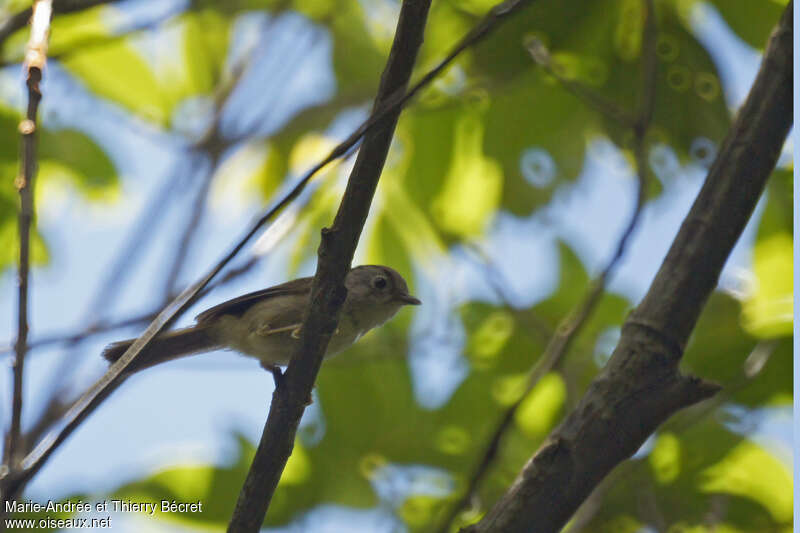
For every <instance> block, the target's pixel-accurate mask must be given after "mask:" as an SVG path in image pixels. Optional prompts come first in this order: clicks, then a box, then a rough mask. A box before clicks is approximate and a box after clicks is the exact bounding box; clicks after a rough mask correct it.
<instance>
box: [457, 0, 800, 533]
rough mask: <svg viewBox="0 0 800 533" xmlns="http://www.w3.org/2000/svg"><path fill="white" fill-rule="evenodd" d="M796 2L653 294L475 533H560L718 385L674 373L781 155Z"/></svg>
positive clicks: (788, 104) (789, 92) (787, 116)
mask: <svg viewBox="0 0 800 533" xmlns="http://www.w3.org/2000/svg"><path fill="white" fill-rule="evenodd" d="M792 4H793V2H789V5H788V6H787V8H786V10H785V12H784V15H783V17H782V18H781V20H780V22H779V24H778V27H777V28H776V30H775V32H774V33H773V35H772V37H771V38H770V41H769V44H768V46H767V51H766V53H765V55H764V59H763V61H762V64H761V69H760V71H759V73H758V76H757V78H756V81H755V83H754V85H753V87H752V89H751V91H750V94H749V96H748V98H747V101H746V102H745V104H744V106H743V107H742V109H741V110H740V111H739V114H738V116H737V118H736V120H735V122H734V124H733V126H732V128H731V130H730V131H729V133H728V135H727V137H726V138H725V141H724V143H723V145H722V147H721V149H720V151H719V153H718V154H717V158H716V160H715V161H714V164H713V165H712V167H711V169H710V170H709V174H708V177H707V178H706V181H705V183H704V185H703V188H702V189H701V191H700V193H699V194H698V196H697V199H696V200H695V203H694V205H693V206H692V208H691V210H690V212H689V214H688V215H687V217H686V219H685V220H684V222H683V224H682V226H681V228H680V230H679V232H678V235H677V236H676V237H675V240H674V241H673V243H672V246H671V248H670V250H669V252H668V254H667V256H666V258H665V259H664V262H663V263H662V265H661V268H660V269H659V271H658V273H657V274H656V276H655V279H654V280H653V283H652V284H651V286H650V289H649V291H648V293H647V295H646V296H645V297H644V299H643V300H642V302H641V303H640V304H639V306H638V307H637V308H636V310H635V311H634V312H633V313H632V314H631V315H630V317H629V318H628V319H627V320H626V322H625V324H624V325H623V327H622V336H621V338H620V341H619V343H618V345H617V347H616V349H615V350H614V353H613V355H612V356H611V359H610V360H609V363H608V364H607V365H606V367H605V368H604V369H603V371H602V372H601V374H600V375H599V376H598V377H597V378H595V380H594V381H593V382H592V384H591V386H590V387H589V390H588V391H587V393H586V395H585V396H584V397H583V398H582V399H581V402H580V404H579V405H578V406H577V407H576V408H575V410H573V411H572V413H570V414H569V416H568V417H567V418H566V420H565V421H564V422H563V423H562V424H561V425H560V426H559V427H558V428H556V429H555V430H554V431H553V432H552V433H551V434H550V436H549V437H548V439H547V441H546V442H545V443H544V444H543V445H542V447H541V448H540V450H539V452H538V453H536V454H535V455H534V456H533V457H532V458H531V459H530V460H529V461H528V463H527V464H526V465H525V466H524V467H523V469H522V471H521V472H520V474H519V475H518V476H517V479H516V480H515V482H514V483H513V484H512V486H511V487H510V488H509V490H508V491H507V492H506V493H505V494H504V495H503V496H502V497H501V498H500V500H499V501H498V502H496V503H495V505H494V507H493V508H492V509H491V510H490V511H489V512H488V513H487V514H486V516H484V518H483V519H482V520H481V521H480V522H478V523H477V524H475V525H473V526H470V527H468V528H466V529H465V530H464V531H467V532H470V533H483V532H488V531H507V532H522V531H526V532H529V531H536V532H557V531H560V530H561V528H562V527H563V526H564V524H565V523H566V522H567V520H569V518H570V516H571V515H572V513H573V512H574V511H575V510H576V509H577V508H578V506H579V505H580V504H581V502H583V501H584V500H585V499H586V498H587V497H588V496H589V494H590V493H591V492H592V490H593V489H594V487H595V486H596V485H597V484H598V483H600V481H602V479H603V478H604V477H605V476H606V475H607V474H608V473H609V472H610V471H611V470H612V469H613V468H614V467H615V466H617V465H618V464H619V463H621V462H622V461H624V460H625V459H627V458H628V457H630V456H631V455H632V454H633V453H634V452H635V451H636V450H637V449H638V448H639V447H640V446H641V444H642V443H643V442H644V441H645V439H646V438H647V437H648V436H649V435H650V434H651V433H652V432H653V431H654V430H655V429H656V428H657V427H658V426H659V425H660V424H661V423H662V422H664V421H665V420H666V419H667V418H669V417H670V416H671V415H672V414H674V413H675V412H676V411H678V410H679V409H682V408H684V407H687V406H689V405H692V404H695V403H698V402H700V401H702V400H704V399H706V398H709V397H711V396H713V395H714V394H715V393H716V392H717V391H718V390H719V387H718V386H716V385H714V384H711V383H707V382H704V381H702V380H700V379H698V378H695V377H691V376H684V375H681V374H680V372H679V371H678V364H679V362H680V359H681V356H682V355H683V350H684V347H685V345H686V342H687V340H688V338H689V335H690V334H691V332H692V329H693V328H694V326H695V323H696V321H697V319H698V317H699V315H700V312H701V311H702V308H703V305H704V304H705V302H706V300H707V299H708V297H709V295H710V294H711V292H712V291H713V290H714V287H715V286H716V284H717V280H718V278H719V273H720V271H721V270H722V267H723V265H724V264H725V261H726V260H727V258H728V255H729V254H730V251H731V249H732V248H733V246H734V244H735V243H736V241H737V240H738V238H739V235H740V234H741V232H742V230H743V229H744V226H745V224H746V223H747V220H748V219H749V217H750V214H751V213H752V212H753V209H754V208H755V205H756V203H757V202H758V199H759V197H760V195H761V192H762V190H763V188H764V185H765V184H766V181H767V179H768V178H769V175H770V173H771V172H772V169H773V168H774V166H775V163H776V162H777V160H778V156H779V155H780V151H781V147H782V146H783V143H784V141H785V140H786V136H787V134H788V132H789V128H790V127H791V117H792Z"/></svg>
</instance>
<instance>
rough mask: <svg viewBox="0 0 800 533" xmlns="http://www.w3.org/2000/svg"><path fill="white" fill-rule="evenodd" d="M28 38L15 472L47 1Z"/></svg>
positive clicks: (12, 448) (10, 445)
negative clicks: (37, 122)
mask: <svg viewBox="0 0 800 533" xmlns="http://www.w3.org/2000/svg"><path fill="white" fill-rule="evenodd" d="M32 9H33V16H32V17H31V36H30V40H29V41H28V46H27V49H26V52H25V67H24V69H25V72H26V76H25V77H26V80H27V86H28V109H27V112H26V114H25V120H23V121H22V122H21V123H20V125H19V131H20V133H21V135H22V161H21V164H20V166H21V167H22V168H21V175H20V176H19V177H18V178H17V183H16V185H17V189H18V190H19V196H20V210H19V293H18V294H19V301H18V310H17V341H16V343H15V357H14V365H13V388H14V391H13V393H12V394H13V397H12V403H11V425H10V427H9V431H8V436H7V439H6V448H5V452H4V456H5V457H4V463H5V464H6V465H7V467H8V468H9V470H12V471H13V470H15V469H16V468H17V464H18V460H19V457H18V455H19V451H20V448H21V444H22V443H21V442H20V427H21V418H22V400H23V374H24V368H25V354H26V352H27V349H28V346H27V344H28V288H29V287H28V285H29V270H30V232H31V225H32V224H33V218H34V213H35V211H34V206H33V187H34V178H35V176H36V167H37V160H36V156H37V154H36V148H37V146H36V140H37V136H36V127H37V126H36V119H37V114H38V109H39V102H40V101H41V99H42V93H41V91H40V89H39V82H40V81H41V80H42V71H43V70H44V66H45V63H46V61H47V38H48V34H49V32H50V17H51V14H52V5H51V2H50V0H39V1H37V2H35V3H34V5H33V8H32Z"/></svg>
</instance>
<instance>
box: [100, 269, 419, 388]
mask: <svg viewBox="0 0 800 533" xmlns="http://www.w3.org/2000/svg"><path fill="white" fill-rule="evenodd" d="M312 280H313V278H311V277H305V278H298V279H295V280H292V281H287V282H286V283H282V284H280V285H275V286H273V287H269V288H267V289H262V290H259V291H255V292H251V293H248V294H244V295H242V296H238V297H236V298H233V299H231V300H227V301H225V302H222V303H220V304H218V305H215V306H214V307H211V308H210V309H207V310H205V311H203V312H202V313H200V314H199V315H197V317H196V319H195V320H196V324H195V325H193V326H190V327H187V328H183V329H178V330H175V331H170V332H167V333H164V334H161V335H158V336H156V337H155V338H154V339H153V341H152V342H151V344H150V345H148V346H147V347H146V348H145V349H144V350H142V352H140V353H139V355H138V356H137V357H136V359H134V360H133V361H132V362H131V363H130V365H128V367H127V368H126V373H128V374H130V373H134V372H138V371H140V370H144V369H146V368H150V367H152V366H155V365H157V364H160V363H164V362H167V361H171V360H174V359H178V358H181V357H186V356H188V355H192V354H196V353H202V352H208V351H211V350H218V349H223V348H229V349H232V350H235V351H237V352H239V353H241V354H244V355H247V356H251V357H255V358H256V359H258V360H259V361H260V362H261V366H262V367H264V368H265V369H268V370H270V371H272V372H273V375H276V381H277V379H278V377H277V376H279V375H280V370H279V369H278V367H279V366H287V365H288V364H289V361H290V360H291V358H292V356H293V355H294V354H295V353H296V350H297V346H298V344H299V340H298V339H299V338H300V329H301V326H302V321H303V317H304V315H305V312H306V308H307V307H308V305H309V302H310V295H311V283H312ZM344 286H345V288H346V289H347V297H346V298H345V301H344V304H343V305H342V310H341V314H340V315H339V323H338V326H337V328H336V330H335V331H334V333H333V335H332V336H331V339H330V342H329V343H328V347H327V350H326V351H325V356H324V357H325V358H328V357H330V356H332V355H335V354H337V353H339V352H341V351H343V350H345V349H346V348H348V347H349V346H350V345H352V344H353V343H355V342H356V341H357V340H358V339H359V338H361V336H363V335H364V334H365V333H366V332H368V331H369V330H371V329H373V328H375V327H377V326H380V325H382V324H384V323H385V322H387V321H388V320H389V319H391V318H392V317H393V316H394V315H395V314H396V313H397V312H398V311H399V310H400V309H401V308H402V307H403V306H406V305H420V304H421V303H422V302H421V301H420V300H419V299H418V298H416V297H414V296H412V295H411V294H409V292H408V285H407V283H406V281H405V279H403V276H401V275H400V274H399V273H398V272H397V271H396V270H394V269H392V268H390V267H388V266H383V265H361V266H357V267H355V268H352V269H351V270H350V271H349V272H348V273H347V275H346V276H345V281H344ZM134 340H136V339H127V340H123V341H118V342H114V343H112V344H109V345H108V346H107V347H106V348H105V350H104V351H103V354H102V355H103V357H104V358H105V359H106V360H107V361H108V362H109V363H113V362H115V361H117V360H118V359H119V358H120V357H122V355H123V354H124V353H125V351H126V350H127V349H128V348H129V347H130V346H131V344H133V342H134ZM276 372H277V374H276Z"/></svg>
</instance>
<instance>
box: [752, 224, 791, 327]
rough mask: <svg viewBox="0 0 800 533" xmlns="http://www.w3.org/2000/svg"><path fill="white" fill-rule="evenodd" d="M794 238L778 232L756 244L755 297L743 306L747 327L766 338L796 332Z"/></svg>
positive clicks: (754, 253)
mask: <svg viewBox="0 0 800 533" xmlns="http://www.w3.org/2000/svg"><path fill="white" fill-rule="evenodd" d="M792 258H793V248H792V236H791V235H790V234H787V233H775V234H773V235H772V236H770V237H767V238H765V239H762V240H760V241H758V242H756V244H755V248H754V250H753V272H754V275H755V282H754V283H755V287H754V289H753V294H752V295H751V296H750V297H749V298H748V299H747V300H746V301H745V302H744V304H743V305H742V317H743V320H744V327H745V328H746V329H747V330H748V331H749V332H750V333H751V334H753V335H755V336H757V337H762V338H770V337H779V336H784V335H790V334H791V333H792V329H793V324H794V322H793V311H792V301H793V298H794V293H793V291H792V279H793V270H792V264H793V263H792Z"/></svg>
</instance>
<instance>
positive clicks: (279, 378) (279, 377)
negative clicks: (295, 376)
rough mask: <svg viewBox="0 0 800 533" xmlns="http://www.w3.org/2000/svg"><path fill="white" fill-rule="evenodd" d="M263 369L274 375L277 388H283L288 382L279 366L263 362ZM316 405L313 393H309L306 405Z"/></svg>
mask: <svg viewBox="0 0 800 533" xmlns="http://www.w3.org/2000/svg"><path fill="white" fill-rule="evenodd" d="M261 368H263V369H264V370H268V371H269V372H271V373H272V379H273V380H274V381H275V388H276V389H278V388H279V387H282V386H283V383H284V381H285V380H286V378H285V376H284V374H283V372H281V369H280V367H279V366H277V365H271V364H269V363H265V362H263V361H262V362H261ZM312 403H314V399H313V398H312V397H311V393H310V392H309V393H308V398H306V405H311V404H312Z"/></svg>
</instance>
